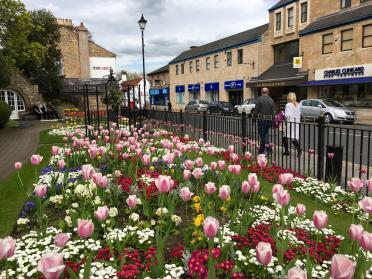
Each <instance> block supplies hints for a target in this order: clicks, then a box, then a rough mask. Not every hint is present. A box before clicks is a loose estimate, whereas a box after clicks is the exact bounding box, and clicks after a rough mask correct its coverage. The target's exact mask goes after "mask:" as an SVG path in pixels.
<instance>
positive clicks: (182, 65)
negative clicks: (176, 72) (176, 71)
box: [181, 64, 185, 75]
mask: <svg viewBox="0 0 372 279" xmlns="http://www.w3.org/2000/svg"><path fill="white" fill-rule="evenodd" d="M184 73H185V64H181V75H183V74H184Z"/></svg>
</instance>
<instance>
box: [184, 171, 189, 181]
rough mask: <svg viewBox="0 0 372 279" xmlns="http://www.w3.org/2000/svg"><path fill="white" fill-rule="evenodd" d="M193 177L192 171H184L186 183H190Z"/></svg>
mask: <svg viewBox="0 0 372 279" xmlns="http://www.w3.org/2000/svg"><path fill="white" fill-rule="evenodd" d="M190 177H191V171H189V170H183V179H185V180H186V181H188V180H189V179H190Z"/></svg>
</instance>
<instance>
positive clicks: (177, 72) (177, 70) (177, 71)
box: [176, 65, 179, 75]
mask: <svg viewBox="0 0 372 279" xmlns="http://www.w3.org/2000/svg"><path fill="white" fill-rule="evenodd" d="M178 74H179V69H178V65H176V75H178Z"/></svg>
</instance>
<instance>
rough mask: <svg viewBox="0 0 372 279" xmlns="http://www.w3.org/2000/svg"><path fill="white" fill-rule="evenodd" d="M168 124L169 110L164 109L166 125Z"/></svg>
mask: <svg viewBox="0 0 372 279" xmlns="http://www.w3.org/2000/svg"><path fill="white" fill-rule="evenodd" d="M167 122H168V115H167V109H164V123H165V125H167Z"/></svg>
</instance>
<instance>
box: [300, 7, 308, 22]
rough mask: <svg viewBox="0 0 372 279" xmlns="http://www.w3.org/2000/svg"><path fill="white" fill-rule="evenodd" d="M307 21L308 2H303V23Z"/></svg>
mask: <svg viewBox="0 0 372 279" xmlns="http://www.w3.org/2000/svg"><path fill="white" fill-rule="evenodd" d="M305 22H307V2H304V3H302V4H301V23H305Z"/></svg>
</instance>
